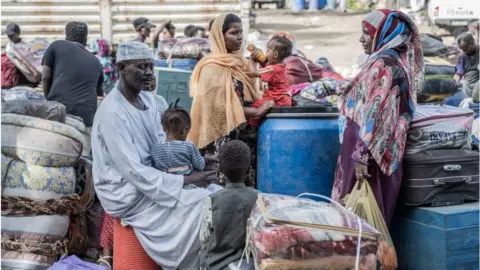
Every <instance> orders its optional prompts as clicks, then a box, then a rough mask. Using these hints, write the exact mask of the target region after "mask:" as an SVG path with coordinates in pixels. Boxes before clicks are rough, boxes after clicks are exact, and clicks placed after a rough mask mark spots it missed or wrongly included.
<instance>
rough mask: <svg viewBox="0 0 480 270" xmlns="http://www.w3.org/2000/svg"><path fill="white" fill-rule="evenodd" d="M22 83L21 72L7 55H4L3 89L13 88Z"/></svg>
mask: <svg viewBox="0 0 480 270" xmlns="http://www.w3.org/2000/svg"><path fill="white" fill-rule="evenodd" d="M19 82H20V71H19V70H18V69H17V68H16V67H15V65H14V64H13V63H12V61H10V59H8V57H7V53H6V52H3V53H2V88H12V87H15V86H17V85H18V84H19Z"/></svg>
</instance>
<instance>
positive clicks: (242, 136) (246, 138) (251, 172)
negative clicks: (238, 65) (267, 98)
mask: <svg viewBox="0 0 480 270" xmlns="http://www.w3.org/2000/svg"><path fill="white" fill-rule="evenodd" d="M233 83H234V88H235V93H237V96H238V98H239V99H240V102H241V103H242V105H243V106H244V107H250V106H252V102H246V101H245V99H244V97H245V96H244V93H243V83H242V82H240V81H238V80H235V79H234V80H233ZM231 140H241V141H243V142H245V143H246V144H247V145H248V147H249V148H250V153H251V163H250V168H249V169H248V174H247V178H246V179H245V184H246V185H247V186H250V187H255V185H256V179H257V131H256V129H255V128H254V127H252V126H250V125H248V124H247V123H245V124H242V125H240V126H239V127H237V128H236V129H234V130H232V132H230V134H228V135H227V136H224V137H222V138H220V139H218V140H216V141H214V142H212V143H210V144H209V145H207V146H205V147H204V148H202V149H200V153H201V154H202V156H217V155H218V150H219V149H220V147H222V145H223V144H225V143H227V142H229V141H231ZM217 173H218V179H219V182H220V184H221V185H222V186H224V185H225V184H226V179H225V176H224V175H223V174H222V173H221V172H220V171H218V172H217Z"/></svg>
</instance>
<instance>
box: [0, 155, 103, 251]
mask: <svg viewBox="0 0 480 270" xmlns="http://www.w3.org/2000/svg"><path fill="white" fill-rule="evenodd" d="M77 165H78V166H77V167H76V170H77V175H80V176H81V177H78V178H80V179H77V181H84V182H85V187H84V189H83V192H82V194H81V195H79V194H72V195H69V196H64V197H62V198H60V199H51V200H32V199H29V198H25V197H16V196H11V197H10V196H9V197H3V196H2V199H1V202H2V216H38V215H68V216H70V226H69V228H68V235H67V237H66V238H65V239H64V240H63V241H52V239H50V238H48V237H46V238H44V239H43V240H41V241H32V240H25V239H15V238H13V237H11V236H6V235H3V234H2V244H1V247H2V249H3V250H11V251H20V252H29V253H34V254H39V255H49V256H52V255H53V256H56V255H60V254H67V253H71V254H76V255H82V254H83V253H84V251H85V250H86V248H87V247H86V239H85V238H86V235H87V224H86V211H87V210H88V209H89V208H90V207H91V206H92V205H93V202H94V199H95V190H94V186H93V180H92V170H91V168H92V166H91V162H90V161H89V160H86V159H80V162H79V164H77ZM82 178H83V179H82ZM44 253H47V254H44Z"/></svg>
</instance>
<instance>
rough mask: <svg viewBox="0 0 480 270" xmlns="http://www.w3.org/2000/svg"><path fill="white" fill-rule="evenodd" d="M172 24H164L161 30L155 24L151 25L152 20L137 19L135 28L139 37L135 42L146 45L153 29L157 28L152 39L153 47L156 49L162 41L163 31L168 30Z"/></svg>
mask: <svg viewBox="0 0 480 270" xmlns="http://www.w3.org/2000/svg"><path fill="white" fill-rule="evenodd" d="M170 24H171V21H166V22H164V23H162V24H161V25H160V27H159V28H157V26H156V25H155V24H153V23H151V22H150V20H149V19H147V18H145V17H139V18H136V19H135V20H134V21H133V27H134V28H135V31H137V37H136V38H135V39H134V40H133V41H138V42H141V43H145V41H146V40H147V38H149V37H150V34H151V32H152V29H154V28H155V32H154V33H153V37H152V43H153V44H152V45H153V48H155V49H156V48H157V47H158V41H159V40H160V34H162V33H163V31H164V30H165V29H167V26H168V25H170Z"/></svg>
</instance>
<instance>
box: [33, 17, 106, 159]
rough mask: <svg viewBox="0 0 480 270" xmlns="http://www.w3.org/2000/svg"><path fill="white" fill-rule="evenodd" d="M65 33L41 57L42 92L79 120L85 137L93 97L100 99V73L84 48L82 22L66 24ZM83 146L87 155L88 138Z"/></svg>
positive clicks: (94, 107)
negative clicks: (82, 124) (83, 125)
mask: <svg viewBox="0 0 480 270" xmlns="http://www.w3.org/2000/svg"><path fill="white" fill-rule="evenodd" d="M65 33H66V38H65V39H66V40H57V41H55V42H53V43H52V44H50V46H49V47H48V49H47V51H46V52H45V55H44V56H43V61H42V65H43V72H42V84H43V92H44V94H45V98H46V99H47V100H53V101H57V102H60V103H62V104H63V105H65V106H66V107H67V113H68V114H72V115H75V116H78V117H80V118H82V120H83V123H84V124H85V126H87V129H88V131H87V133H88V137H89V134H90V130H91V128H88V127H91V126H92V125H93V117H94V116H95V112H96V111H97V96H100V97H101V96H103V89H102V85H103V70H102V67H101V65H100V62H99V61H98V59H97V57H95V55H93V54H92V53H90V52H89V51H87V50H86V49H85V46H86V44H87V36H88V27H87V25H86V24H85V23H83V22H70V23H68V24H67V26H66V28H65ZM86 143H87V144H88V145H84V150H85V151H84V154H86V153H87V152H90V139H88V140H87V142H86ZM88 154H89V153H88ZM88 154H86V155H88Z"/></svg>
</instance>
